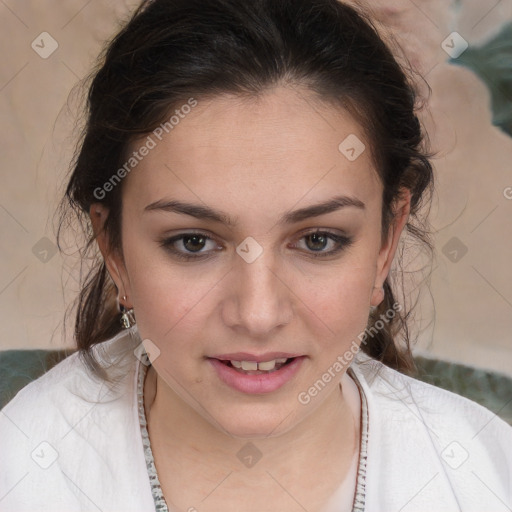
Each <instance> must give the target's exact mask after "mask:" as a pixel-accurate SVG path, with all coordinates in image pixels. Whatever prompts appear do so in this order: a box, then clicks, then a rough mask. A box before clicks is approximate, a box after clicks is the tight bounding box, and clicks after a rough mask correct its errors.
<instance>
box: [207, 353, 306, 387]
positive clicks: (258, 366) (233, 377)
mask: <svg viewBox="0 0 512 512" xmlns="http://www.w3.org/2000/svg"><path fill="white" fill-rule="evenodd" d="M280 355H281V354H280ZM244 357H247V355H244ZM273 357H274V359H268V357H260V358H257V359H259V360H258V361H255V360H254V359H253V360H248V359H247V358H245V359H244V358H238V359H231V358H230V359H225V358H224V357H223V358H216V357H210V358H208V361H209V362H210V364H211V365H212V366H213V369H214V370H215V373H216V375H217V376H218V378H219V379H220V380H221V381H222V382H224V384H227V385H228V386H229V387H231V388H233V389H235V390H237V391H240V392H242V393H248V394H266V393H270V392H272V391H277V390H278V389H279V388H281V387H282V386H284V385H285V384H286V383H287V382H289V381H291V380H292V379H293V378H294V376H295V375H296V374H297V373H298V372H299V371H300V368H301V367H302V366H303V362H304V360H305V359H306V356H293V357H284V356H283V357H275V356H273Z"/></svg>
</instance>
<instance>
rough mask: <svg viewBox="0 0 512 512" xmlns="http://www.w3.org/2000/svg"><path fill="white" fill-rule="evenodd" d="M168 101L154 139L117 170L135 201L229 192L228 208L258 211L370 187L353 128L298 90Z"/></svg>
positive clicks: (215, 200) (364, 146) (212, 198)
mask: <svg viewBox="0 0 512 512" xmlns="http://www.w3.org/2000/svg"><path fill="white" fill-rule="evenodd" d="M177 109H178V111H179V113H180V115H179V116H176V117H175V119H174V120H173V127H172V129H169V125H168V126H167V128H168V132H169V133H166V131H163V134H160V138H161V139H162V140H159V138H158V137H157V136H155V132H153V133H151V134H149V136H150V137H151V138H152V140H153V141H154V142H155V145H154V147H153V148H152V149H151V150H150V151H149V153H148V154H147V156H145V157H144V158H143V159H141V161H140V163H139V164H138V165H137V168H136V171H134V172H132V173H131V174H130V175H129V177H128V179H127V181H128V183H126V195H128V196H129V197H130V200H132V201H135V203H136V206H137V209H141V210H142V209H143V208H144V206H146V205H147V204H149V203H151V202H154V201H156V200H159V199H161V198H165V197H169V198H170V197H172V198H176V197H178V196H179V197H180V198H187V199H190V200H194V201H195V202H197V200H198V199H199V200H200V201H202V202H205V203H206V204H211V205H215V204H219V202H225V200H226V199H229V200H230V201H231V204H232V206H233V208H234V209H235V210H236V209H237V208H242V207H243V208H244V209H245V210H258V211H262V210H264V211H265V212H268V211H269V210H271V209H273V208H277V209H278V210H279V211H282V210H283V209H284V208H288V207H290V206H292V205H294V204H296V203H298V202H299V201H301V202H302V203H304V204H309V203H313V202H315V201H317V200H325V199H326V198H327V197H329V196H332V195H335V194H336V193H343V194H347V195H354V196H356V197H358V198H360V199H361V200H362V201H364V202H365V203H366V202H371V201H372V200H374V199H375V198H377V197H378V196H379V195H380V182H379V180H378V178H377V175H376V172H375V170H374V168H373V166H372V163H371V155H370V147H369V141H367V140H366V137H365V135H364V132H363V129H362V127H361V126H360V125H359V124H358V123H357V122H356V121H355V120H354V119H353V118H352V117H351V116H350V115H349V114H348V113H347V112H346V111H344V110H343V109H341V108H339V107H338V108H335V107H333V106H332V105H329V104H326V103H322V102H320V101H319V100H318V99H317V98H315V97H314V96H313V95H312V94H311V93H309V92H307V91H305V90H299V89H296V88H286V87H279V88H276V89H273V90H271V91H268V92H266V93H265V94H264V95H262V96H260V97H258V98H250V99H249V98H241V97H238V96H227V95H226V96H218V97H214V98H210V99H205V100H201V99H198V100H197V105H196V106H194V107H193V108H192V109H190V111H189V109H188V108H187V109H183V110H182V111H181V109H180V108H179V107H178V108H177ZM185 112H188V113H187V114H185ZM174 113H175V111H173V112H172V113H170V115H169V118H170V117H171V116H172V115H173V114H174ZM160 131H162V130H160ZM157 133H160V132H157ZM145 140H147V139H145V138H144V139H141V140H140V141H138V142H137V143H135V144H133V145H132V147H131V150H132V151H133V150H137V148H138V147H139V146H140V145H141V144H142V143H143V142H144V141H145ZM344 141H345V142H344ZM340 144H341V146H340ZM352 149H354V151H352ZM347 150H348V152H347ZM361 151H362V152H361ZM359 152H361V153H360V155H359V156H357V154H358V153H359ZM354 154H355V156H357V158H355V159H354V158H353V157H354ZM279 206H280V207H279ZM278 210H276V211H278Z"/></svg>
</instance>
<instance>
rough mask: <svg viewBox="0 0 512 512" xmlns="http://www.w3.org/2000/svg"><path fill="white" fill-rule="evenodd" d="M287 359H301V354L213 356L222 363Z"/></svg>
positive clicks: (244, 353) (236, 353)
mask: <svg viewBox="0 0 512 512" xmlns="http://www.w3.org/2000/svg"><path fill="white" fill-rule="evenodd" d="M282 357H286V359H291V358H293V357H300V354H292V353H289V352H265V353H264V354H250V353H249V352H232V353H230V354H219V355H216V356H211V358H213V359H219V360H221V361H257V362H258V363H261V362H265V361H272V360H273V359H279V358H282Z"/></svg>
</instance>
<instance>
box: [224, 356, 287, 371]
mask: <svg viewBox="0 0 512 512" xmlns="http://www.w3.org/2000/svg"><path fill="white" fill-rule="evenodd" d="M286 360H287V358H286V357H279V358H277V359H272V361H262V362H260V363H258V362H257V361H230V362H231V365H232V366H233V367H234V368H241V369H242V370H248V371H250V370H263V371H270V370H273V369H274V368H275V367H276V365H277V364H283V363H285V362H286Z"/></svg>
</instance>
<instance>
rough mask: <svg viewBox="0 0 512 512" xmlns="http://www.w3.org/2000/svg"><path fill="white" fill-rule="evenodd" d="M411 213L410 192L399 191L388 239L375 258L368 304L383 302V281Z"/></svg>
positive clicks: (404, 189)
mask: <svg viewBox="0 0 512 512" xmlns="http://www.w3.org/2000/svg"><path fill="white" fill-rule="evenodd" d="M410 211H411V191H410V190H409V189H406V188H403V189H401V190H400V198H399V199H398V200H397V201H396V202H395V204H394V208H393V215H394V216H393V219H392V221H391V225H390V226H389V232H388V237H387V239H386V241H385V243H384V244H383V245H382V247H381V249H380V251H379V256H378V258H377V268H376V270H377V272H376V276H375V284H374V289H373V291H372V295H371V301H370V304H371V305H372V306H378V305H379V304H380V303H381V302H382V301H383V300H384V290H383V289H382V287H383V286H384V281H385V280H386V277H387V276H388V274H389V270H390V268H391V264H392V263H393V258H394V257H395V252H396V248H397V246H398V242H399V240H400V235H401V234H402V231H403V229H404V227H405V225H406V223H407V220H408V219H409V213H410Z"/></svg>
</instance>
